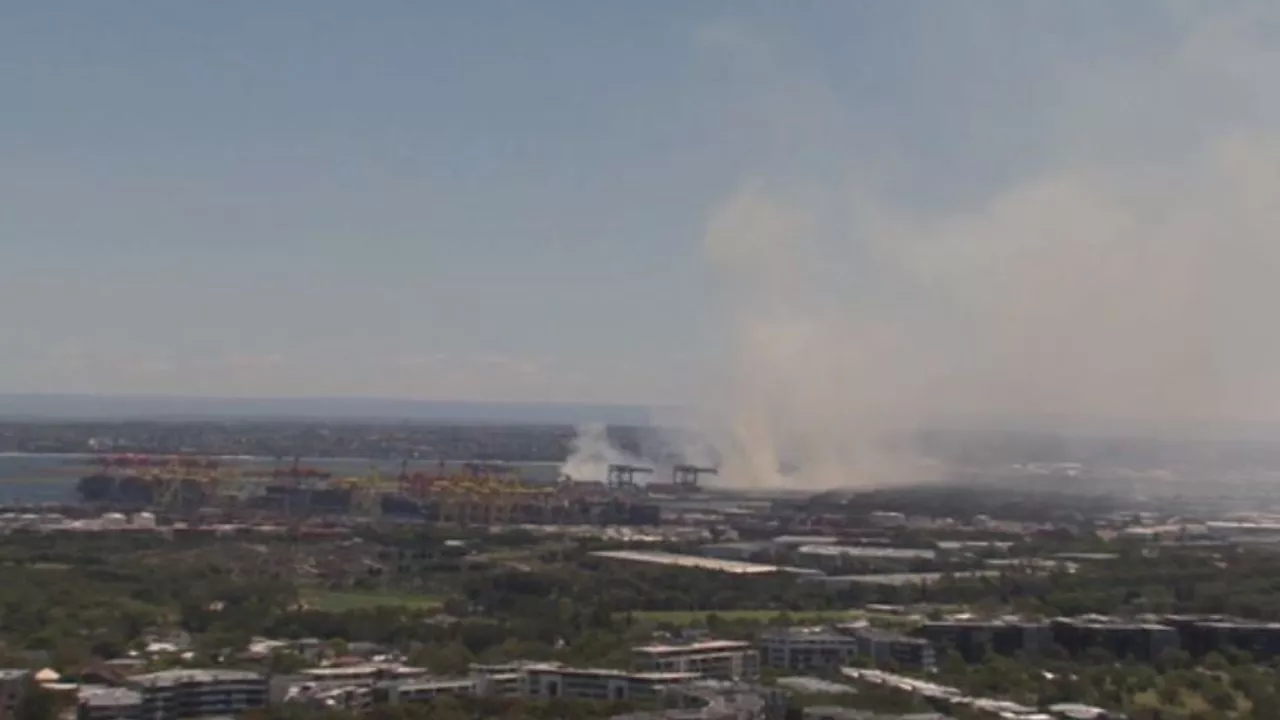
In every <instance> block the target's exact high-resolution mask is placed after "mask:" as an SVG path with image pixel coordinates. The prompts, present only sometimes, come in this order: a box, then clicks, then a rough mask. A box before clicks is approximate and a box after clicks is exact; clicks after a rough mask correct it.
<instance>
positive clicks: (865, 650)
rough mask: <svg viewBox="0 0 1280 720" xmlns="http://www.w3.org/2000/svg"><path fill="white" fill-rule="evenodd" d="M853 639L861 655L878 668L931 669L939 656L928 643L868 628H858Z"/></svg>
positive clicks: (919, 639)
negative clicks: (895, 666)
mask: <svg viewBox="0 0 1280 720" xmlns="http://www.w3.org/2000/svg"><path fill="white" fill-rule="evenodd" d="M853 637H854V639H855V640H856V641H857V646H858V654H859V655H860V656H862V657H863V658H866V659H868V660H870V661H871V663H872V664H873V665H875V666H876V667H885V666H889V665H897V666H899V667H902V668H911V669H919V670H932V669H933V668H934V667H936V666H937V654H936V653H935V651H934V649H933V645H931V644H930V643H929V641H928V640H924V639H922V638H915V637H907V636H906V635H900V634H898V633H895V632H889V631H886V630H880V629H877V628H869V627H867V628H858V629H857V630H855V631H854V635H853Z"/></svg>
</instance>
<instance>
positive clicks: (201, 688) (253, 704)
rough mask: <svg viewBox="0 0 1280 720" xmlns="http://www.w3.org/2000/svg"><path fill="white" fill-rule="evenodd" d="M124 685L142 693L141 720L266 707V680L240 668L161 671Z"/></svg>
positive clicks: (169, 719)
mask: <svg viewBox="0 0 1280 720" xmlns="http://www.w3.org/2000/svg"><path fill="white" fill-rule="evenodd" d="M126 686H127V687H128V688H129V689H131V690H134V691H135V692H137V693H138V694H140V695H141V696H142V715H141V717H142V718H143V720H180V719H182V720H185V719H186V718H201V717H215V716H232V715H239V714H241V713H243V712H245V711H246V710H254V709H258V708H264V707H266V706H267V698H268V687H267V679H266V678H265V677H263V676H262V675H260V674H258V673H255V672H248V671H243V670H224V669H217V670H185V669H184V670H163V671H161V672H155V673H149V674H146V675H135V676H133V677H131V678H129V679H128V680H127V681H126Z"/></svg>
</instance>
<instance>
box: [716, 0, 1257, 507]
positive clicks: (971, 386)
mask: <svg viewBox="0 0 1280 720" xmlns="http://www.w3.org/2000/svg"><path fill="white" fill-rule="evenodd" d="M1081 5H1083V6H1087V7H1088V8H1090V9H1091V10H1092V11H1098V9H1099V8H1100V6H1099V5H1096V4H1089V3H1083V4H1079V5H1077V7H1079V6H1081ZM934 7H935V8H936V7H937V6H934ZM1019 7H1020V8H1022V7H1025V6H1019ZM1039 7H1040V8H1043V6H1039ZM1148 8H1149V9H1150V6H1148ZM942 14H943V15H946V13H945V12H943V13H942ZM1018 14H1019V13H1011V15H1018ZM1059 14H1060V13H1059V12H1058V11H1056V10H1048V11H1043V12H1042V11H1038V10H1029V11H1026V12H1025V14H1023V15H1022V17H1021V18H1019V19H1018V20H1016V21H1012V22H1011V21H1010V19H1009V18H1004V19H1003V20H1002V21H998V22H996V23H994V24H993V25H992V26H991V27H989V28H982V27H979V26H975V25H972V24H965V23H960V24H959V25H958V26H957V27H958V28H960V30H959V31H960V32H965V31H969V32H972V33H974V36H973V37H971V38H969V40H970V42H972V43H975V44H976V43H978V42H981V41H982V40H983V39H984V38H986V39H989V40H990V41H991V42H999V41H1000V38H999V37H998V35H999V33H1001V32H1019V31H1021V32H1023V33H1026V34H1031V35H1036V34H1044V33H1049V32H1051V30H1052V28H1051V27H1050V26H1049V25H1047V24H1046V22H1047V21H1049V20H1052V19H1053V18H1054V17H1055V16H1057V15H1059ZM1068 14H1070V13H1068ZM1155 15H1156V16H1158V17H1153V18H1152V19H1153V20H1159V21H1160V22H1161V26H1162V27H1165V28H1166V30H1167V32H1166V34H1165V36H1164V37H1163V38H1162V41H1161V42H1158V43H1152V44H1151V45H1150V46H1147V47H1127V46H1115V47H1104V48H1102V49H1103V50H1104V51H1103V52H1099V53H1098V55H1097V56H1096V57H1095V58H1093V59H1091V60H1089V61H1087V62H1086V61H1083V60H1081V59H1078V58H1077V59H1076V61H1075V62H1074V63H1073V64H1070V65H1067V66H1064V67H1062V68H1060V73H1059V74H1058V75H1057V76H1056V81H1057V82H1056V83H1055V84H1054V85H1052V86H1051V87H1048V88H1040V89H1039V90H1038V92H1041V93H1043V94H1044V100H1043V103H1044V104H1043V105H1039V106H1036V107H1027V108H1026V113H1027V115H1028V117H1031V118H1035V119H1036V120H1037V121H1039V122H1041V123H1044V124H1045V126H1046V127H1048V128H1050V131H1049V132H1046V133H1044V136H1043V138H1042V140H1041V146H1040V147H1039V148H1038V149H1037V150H1036V151H1035V153H1034V155H1035V156H1036V157H1037V158H1038V159H1039V162H1037V163H1032V164H1029V165H1028V166H1027V168H1025V169H1024V170H1023V171H1022V172H1019V173H1017V174H1016V175H1014V176H1012V177H1010V178H1008V179H1007V180H1004V181H1002V182H996V183H993V184H991V186H990V187H989V188H988V189H987V190H986V191H985V192H981V193H976V194H971V193H968V192H966V191H963V190H960V191H957V192H954V193H953V195H954V198H955V202H953V203H941V204H935V205H933V206H919V205H913V204H911V203H903V202H901V201H900V200H899V199H898V198H897V197H896V196H895V193H894V187H893V180H894V178H895V175H896V173H895V172H893V171H892V170H893V166H894V160H895V158H894V157H893V152H886V153H882V154H880V155H878V156H876V157H869V158H867V161H866V162H860V159H859V158H856V157H854V158H850V157H849V156H848V153H847V152H846V151H845V148H844V145H845V144H852V145H856V138H853V137H851V136H850V135H849V134H842V133H841V132H840V131H839V130H838V128H840V127H841V122H840V121H841V118H840V117H839V116H838V114H835V113H833V112H832V111H831V108H830V107H828V106H827V105H826V104H824V103H823V102H822V101H821V98H824V97H826V96H827V95H828V93H829V90H830V87H831V84H832V83H836V82H839V80H840V78H838V77H824V76H822V75H821V74H819V73H816V72H814V73H811V72H808V71H807V69H806V68H805V66H804V64H803V63H800V62H796V63H792V62H791V61H789V60H788V59H787V57H786V56H785V54H782V53H779V52H777V51H776V48H774V47H773V46H771V45H770V42H769V40H768V38H767V35H755V34H752V33H751V32H750V31H748V30H745V29H743V28H726V29H724V31H723V32H722V33H721V34H720V36H718V39H719V40H721V41H723V39H724V37H723V36H727V37H729V38H731V40H732V42H718V44H717V45H716V47H715V50H716V51H717V52H720V53H722V55H723V59H724V60H725V62H727V63H728V64H729V66H730V67H731V68H732V69H733V71H734V72H737V73H740V76H739V77H738V80H739V81H740V82H742V83H743V84H744V85H747V86H750V87H752V88H755V91H756V92H758V96H756V97H754V100H753V103H752V106H753V107H758V108H768V109H769V112H771V113H772V114H771V118H772V120H773V121H774V122H776V123H778V124H779V127H780V128H781V136H782V137H784V138H785V139H786V141H787V142H789V143H792V144H793V145H794V148H795V149H796V150H797V152H795V153H794V161H791V160H789V159H787V158H786V157H785V153H784V152H782V149H781V148H764V149H763V150H762V153H761V157H767V158H769V160H768V162H765V163H763V164H762V165H763V169H762V170H761V172H759V173H758V174H756V175H752V176H750V177H749V178H747V179H746V180H744V182H743V183H742V185H741V187H740V188H739V189H738V190H737V191H736V192H734V193H733V194H731V195H730V196H729V197H727V198H726V199H724V201H723V202H722V203H720V204H719V205H718V207H717V208H716V209H715V210H714V211H713V212H712V213H711V215H710V218H709V221H708V223H707V230H706V234H705V247H706V252H707V256H708V258H709V259H710V261H711V262H712V263H713V264H714V266H715V267H716V268H717V269H718V271H719V272H720V274H721V278H722V281H723V292H724V294H725V297H726V300H725V305H726V307H727V309H728V315H729V322H730V323H731V324H732V333H731V334H730V337H729V340H728V343H727V347H726V349H725V352H726V356H727V357H728V358H729V362H728V364H727V368H728V371H727V373H726V375H727V378H726V381H725V383H724V384H723V385H722V386H720V387H717V388H716V393H717V394H716V396H715V397H712V398H711V399H709V400H708V407H709V408H711V409H712V412H713V413H714V414H715V422H714V425H713V427H715V428H716V432H718V433H719V434H720V435H721V437H722V440H721V444H722V445H724V446H726V447H733V448H736V450H737V452H734V453H733V454H732V455H731V456H730V457H729V458H728V459H727V462H728V463H729V464H730V465H731V466H732V469H731V470H730V472H728V473H727V474H728V475H730V476H733V477H737V478H741V480H742V482H743V483H744V484H789V485H794V486H798V487H814V488H816V487H827V486H858V485H873V486H874V485H885V484H894V483H901V482H915V481H920V480H922V479H926V478H927V477H929V475H930V473H931V472H933V469H932V468H931V467H930V466H928V465H927V464H925V463H922V462H920V460H919V458H917V457H913V456H912V454H911V453H909V452H907V453H903V452H894V451H890V450H889V449H887V448H888V447H889V445H890V444H891V442H890V441H891V439H892V437H893V436H894V434H895V433H896V432H897V431H898V430H901V429H904V428H909V427H915V428H919V427H929V426H934V425H938V424H940V423H943V424H945V423H946V422H948V421H953V422H954V421H959V422H965V421H979V422H996V423H999V422H1000V420H1001V419H1003V420H1004V421H1005V422H1013V421H1016V419H1017V418H1056V420H1057V422H1058V424H1059V426H1060V427H1063V428H1067V427H1076V428H1085V429H1089V428H1094V429H1096V428H1106V427H1116V428H1125V429H1127V430H1129V431H1133V432H1145V433H1155V434H1161V433H1164V434H1168V433H1179V432H1188V431H1191V430H1193V429H1195V428H1204V427H1213V426H1215V425H1216V426H1221V425H1224V424H1230V423H1237V424H1242V425H1246V426H1248V425H1255V426H1258V425H1260V426H1268V427H1275V426H1276V424H1277V421H1278V420H1280V331H1277V329H1276V327H1275V326H1274V324H1273V323H1271V322H1270V320H1269V315H1270V313H1269V310H1270V308H1273V307H1277V306H1280V283H1278V282H1276V280H1277V279H1278V278H1280V242H1277V240H1280V237H1277V232H1280V113H1278V112H1277V111H1278V110H1280V106H1278V104H1277V103H1276V101H1275V100H1274V98H1275V94H1274V93H1273V92H1270V91H1269V90H1268V88H1269V82H1270V80H1269V78H1270V77H1274V75H1275V73H1276V72H1277V71H1280V43H1278V42H1277V39H1278V36H1277V31H1278V30H1280V24H1278V21H1280V8H1277V7H1274V6H1272V7H1267V6H1265V5H1264V4H1251V3H1222V4H1212V5H1209V4H1189V5H1183V4H1170V5H1169V6H1168V7H1166V8H1162V9H1161V10H1160V11H1159V12H1158V13H1156V14H1155ZM933 19H934V20H935V21H938V20H940V18H938V17H936V16H935V17H934V18H933ZM1063 27H1069V26H1066V25H1064V26H1063ZM1066 32H1069V31H1066ZM1121 37H1124V36H1123V34H1121ZM1068 41H1069V38H1068ZM777 78H785V79H786V80H785V82H784V83H783V84H782V85H781V86H778V85H772V84H771V80H775V79H777ZM796 78H803V79H804V81H803V82H797V80H796ZM974 81H978V82H980V81H981V78H975V79H974ZM797 85H799V86H800V87H804V88H807V89H809V91H810V92H809V94H808V95H804V96H800V95H797V93H795V92H794V89H795V87H797ZM960 103H961V104H959V105H957V107H956V108H955V113H956V122H965V120H966V117H967V116H969V115H970V114H971V109H970V108H966V107H964V106H963V98H960ZM778 108H781V109H780V110H778ZM1010 111H1013V112H1016V111H1017V108H1016V107H1011V108H1010ZM1007 120H1008V122H1010V124H1014V123H1016V118H1008V119H1007ZM815 129H822V130H823V132H814V131H815ZM891 150H892V151H896V152H897V153H899V154H900V155H901V154H909V153H911V152H912V150H913V149H912V148H892V149H891ZM779 158H782V159H779ZM910 160H911V159H910V158H905V159H904V162H906V163H908V164H909V162H910ZM947 172H949V173H954V172H958V173H959V174H960V175H961V176H962V175H963V168H959V169H949V170H948V171H947ZM783 458H785V459H787V460H790V461H793V462H795V463H797V465H798V466H799V471H798V473H797V474H796V475H794V476H791V477H781V476H780V475H779V472H778V470H777V468H778V465H779V461H780V459H783Z"/></svg>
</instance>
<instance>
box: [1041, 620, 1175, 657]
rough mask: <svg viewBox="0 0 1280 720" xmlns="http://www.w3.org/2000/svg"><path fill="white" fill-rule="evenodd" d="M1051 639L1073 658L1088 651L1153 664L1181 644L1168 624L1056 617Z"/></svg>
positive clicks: (1051, 624) (1053, 622) (1051, 626)
mask: <svg viewBox="0 0 1280 720" xmlns="http://www.w3.org/2000/svg"><path fill="white" fill-rule="evenodd" d="M1050 628H1051V631H1052V633H1053V640H1054V642H1055V643H1057V644H1058V645H1060V646H1062V648H1063V649H1064V650H1066V651H1067V652H1068V653H1070V654H1072V655H1078V654H1081V653H1083V652H1085V651H1086V650H1089V649H1091V648H1100V649H1103V650H1106V651H1107V652H1108V653H1110V654H1111V655H1112V656H1113V657H1116V658H1130V659H1133V660H1137V661H1139V662H1152V661H1153V660H1155V659H1156V658H1158V657H1160V654H1161V653H1163V652H1164V651H1165V650H1169V649H1177V648H1178V647H1179V646H1180V645H1181V641H1180V638H1179V637H1178V631H1177V630H1175V629H1174V628H1171V627H1169V626H1167V625H1157V624H1153V623H1131V622H1117V621H1115V620H1114V619H1112V618H1107V617H1093V616H1090V617H1080V618H1058V619H1055V620H1053V621H1052V622H1050Z"/></svg>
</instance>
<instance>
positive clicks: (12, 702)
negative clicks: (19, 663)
mask: <svg viewBox="0 0 1280 720" xmlns="http://www.w3.org/2000/svg"><path fill="white" fill-rule="evenodd" d="M30 677H31V672H30V671H29V670H0V718H11V717H13V714H14V712H15V711H16V710H17V709H18V704H19V703H21V702H22V697H23V695H24V694H25V693H26V689H27V682H28V678H30Z"/></svg>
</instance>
